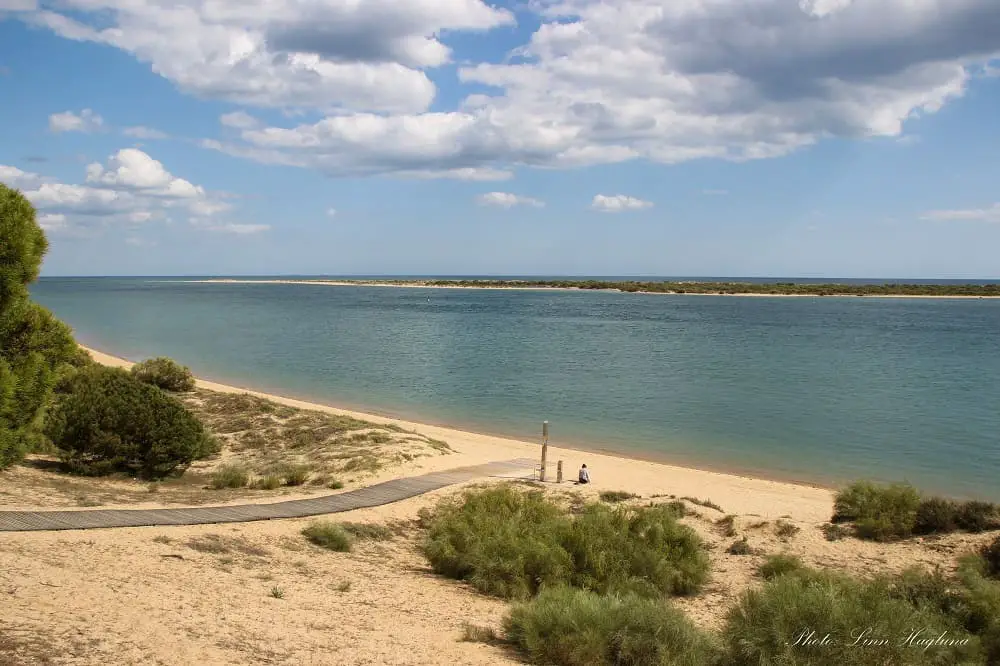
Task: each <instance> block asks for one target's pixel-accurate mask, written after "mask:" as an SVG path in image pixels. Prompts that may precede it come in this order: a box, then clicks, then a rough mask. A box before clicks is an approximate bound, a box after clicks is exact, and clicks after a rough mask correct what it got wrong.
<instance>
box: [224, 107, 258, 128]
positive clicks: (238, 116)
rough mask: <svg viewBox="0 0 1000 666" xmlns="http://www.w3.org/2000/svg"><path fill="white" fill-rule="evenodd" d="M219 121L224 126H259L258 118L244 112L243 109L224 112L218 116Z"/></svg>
mask: <svg viewBox="0 0 1000 666" xmlns="http://www.w3.org/2000/svg"><path fill="white" fill-rule="evenodd" d="M219 122H221V123H222V124H223V125H225V126H226V127H235V128H236V129H254V128H256V127H260V121H259V120H257V119H256V118H254V117H253V116H251V115H250V114H249V113H244V112H243V111H234V112H232V113H224V114H222V115H221V116H219Z"/></svg>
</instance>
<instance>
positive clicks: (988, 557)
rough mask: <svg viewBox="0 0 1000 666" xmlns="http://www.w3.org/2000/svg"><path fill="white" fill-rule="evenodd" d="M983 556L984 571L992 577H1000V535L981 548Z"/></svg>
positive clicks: (980, 553) (980, 551) (980, 552)
mask: <svg viewBox="0 0 1000 666" xmlns="http://www.w3.org/2000/svg"><path fill="white" fill-rule="evenodd" d="M979 555H980V556H981V557H982V558H983V572H984V573H985V574H986V575H987V576H989V577H991V578H1000V537H997V538H996V539H994V540H993V541H992V542H991V543H988V544H986V545H985V546H983V547H982V548H980V549H979Z"/></svg>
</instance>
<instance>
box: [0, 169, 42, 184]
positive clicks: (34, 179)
mask: <svg viewBox="0 0 1000 666" xmlns="http://www.w3.org/2000/svg"><path fill="white" fill-rule="evenodd" d="M43 182H45V178H44V177H42V176H39V175H38V174H37V173H30V172H27V171H21V170H20V169H18V168H17V167H13V166H5V165H3V164H0V183H3V184H4V185H6V186H7V187H12V188H14V189H16V190H25V189H28V188H32V187H38V186H39V185H41V184H42V183H43Z"/></svg>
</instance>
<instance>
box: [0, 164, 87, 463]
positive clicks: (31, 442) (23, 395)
mask: <svg viewBox="0 0 1000 666" xmlns="http://www.w3.org/2000/svg"><path fill="white" fill-rule="evenodd" d="M47 251H48V241H47V240H46V238H45V233H44V232H43V231H42V229H41V227H40V226H39V225H38V222H37V220H36V218H35V208H34V206H32V204H31V202H30V201H28V199H27V198H25V196H24V195H23V194H21V192H19V191H17V190H14V189H12V188H9V187H7V186H5V185H3V184H2V183H0V469H4V468H6V467H8V466H10V465H12V464H14V463H17V462H20V461H21V460H22V459H23V457H24V455H25V454H26V453H28V452H29V451H35V450H45V449H46V448H47V447H48V445H49V442H48V441H47V439H46V437H45V434H44V418H45V413H46V410H47V408H48V407H49V406H50V403H51V401H52V395H53V389H54V388H55V385H56V383H57V381H58V380H59V379H60V378H61V377H63V376H65V375H67V374H70V373H71V372H72V370H73V369H74V368H75V367H77V366H80V365H82V364H84V363H85V358H86V354H85V353H83V352H82V351H81V350H80V349H79V347H77V345H76V342H75V341H74V340H73V336H72V334H71V332H70V329H69V327H68V326H66V325H65V324H63V323H62V322H61V321H59V320H58V319H56V318H55V317H54V316H53V315H52V313H50V312H49V311H48V310H46V309H45V308H43V307H41V306H40V305H38V304H37V303H34V302H33V301H31V299H30V298H29V293H28V286H29V285H30V284H31V283H32V282H34V281H35V280H36V279H37V278H38V271H39V268H40V267H41V263H42V257H43V256H44V255H45V253H46V252H47Z"/></svg>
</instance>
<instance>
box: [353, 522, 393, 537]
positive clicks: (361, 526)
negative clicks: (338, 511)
mask: <svg viewBox="0 0 1000 666" xmlns="http://www.w3.org/2000/svg"><path fill="white" fill-rule="evenodd" d="M340 526H341V527H342V528H343V529H344V531H345V532H347V533H348V534H350V535H351V536H352V537H354V538H355V539H360V540H362V541H388V540H390V539H392V538H393V537H394V536H395V535H396V534H395V532H393V530H392V528H391V527H389V526H388V525H379V524H377V523H341V524H340Z"/></svg>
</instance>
